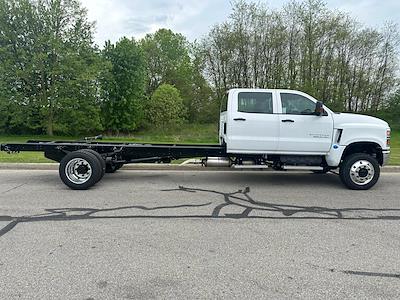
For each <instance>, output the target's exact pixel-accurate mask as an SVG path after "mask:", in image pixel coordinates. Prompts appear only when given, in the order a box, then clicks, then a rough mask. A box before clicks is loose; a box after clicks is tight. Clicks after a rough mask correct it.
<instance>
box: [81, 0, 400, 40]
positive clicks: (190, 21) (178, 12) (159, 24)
mask: <svg viewBox="0 0 400 300" xmlns="http://www.w3.org/2000/svg"><path fill="white" fill-rule="evenodd" d="M230 2H231V1H230V0H82V3H83V5H84V6H85V7H87V8H88V14H89V18H90V20H92V21H96V23H97V30H96V31H97V32H96V36H95V37H96V42H97V43H98V44H99V45H103V44H104V41H105V40H108V39H110V40H111V41H113V42H115V41H116V40H118V39H119V38H121V37H122V36H128V37H135V38H137V39H139V38H142V37H143V36H144V35H145V34H147V33H152V32H155V31H156V30H157V29H159V28H164V27H165V28H170V29H172V30H174V31H176V32H180V33H182V34H184V35H185V36H187V37H188V38H189V39H190V40H194V39H196V38H200V37H201V36H202V35H204V34H205V33H207V32H208V31H209V29H210V27H211V26H212V25H214V24H215V23H218V22H222V21H223V20H225V19H226V18H227V16H228V15H229V13H230V9H231V4H230ZM266 2H267V3H268V4H269V5H270V6H271V7H274V8H279V7H281V6H282V5H283V4H284V3H286V2H287V1H285V0H270V1H266ZM327 4H328V7H329V8H331V9H340V10H344V11H347V12H349V13H350V14H351V15H352V16H353V17H356V18H357V19H358V20H359V21H360V22H362V23H364V24H366V25H369V26H380V25H383V24H384V23H385V21H388V20H392V21H395V22H398V23H400V14H399V13H398V12H399V11H400V1H399V0H385V1H383V0H330V1H327Z"/></svg>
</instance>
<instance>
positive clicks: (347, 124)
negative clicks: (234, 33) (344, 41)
mask: <svg viewBox="0 0 400 300" xmlns="http://www.w3.org/2000/svg"><path fill="white" fill-rule="evenodd" d="M219 127H220V130H219V140H220V144H219V145H175V144H174V145H165V144H161V145H160V144H137V143H104V142H98V141H96V139H93V140H90V141H89V140H84V141H74V142H67V141H62V142H55V141H28V142H27V143H24V144H2V145H1V148H0V149H1V150H2V151H7V152H9V153H12V152H20V151H41V152H44V155H45V157H47V158H49V159H51V160H54V161H57V162H60V167H59V174H60V178H61V180H62V181H63V182H64V183H65V184H66V185H67V186H69V187H70V188H72V189H77V190H84V189H88V188H90V187H92V186H93V185H95V184H96V183H97V182H98V181H100V180H101V178H102V177H103V176H104V173H113V172H115V171H116V170H118V169H119V168H120V167H122V166H123V165H124V164H133V163H154V162H159V163H167V162H170V161H171V160H175V159H181V158H192V157H204V159H203V163H204V165H205V166H207V167H231V168H240V169H265V168H273V169H274V170H279V171H280V170H310V171H313V172H315V173H321V174H323V173H327V172H329V171H331V172H334V170H336V169H339V175H340V179H341V180H342V182H343V183H344V185H345V186H347V187H348V188H350V189H355V190H367V189H369V188H371V187H373V186H374V185H375V184H376V182H377V181H378V179H379V175H380V167H381V166H384V165H385V164H386V163H387V162H388V159H389V155H390V128H389V125H388V123H386V122H385V121H382V120H380V119H377V118H374V117H370V116H364V115H357V114H347V113H335V112H333V111H331V110H330V109H329V108H327V107H325V106H324V105H323V103H322V102H320V101H317V100H316V99H314V98H313V97H311V96H309V95H307V94H305V93H302V92H299V91H293V90H270V89H232V90H230V91H229V92H228V93H227V97H226V101H225V102H224V105H223V109H222V112H221V117H220V124H219ZM334 173H335V172H334Z"/></svg>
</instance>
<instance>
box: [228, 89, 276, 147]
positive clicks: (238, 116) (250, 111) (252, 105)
mask: <svg viewBox="0 0 400 300" xmlns="http://www.w3.org/2000/svg"><path fill="white" fill-rule="evenodd" d="M230 102H231V103H230V111H231V112H232V113H231V114H230V115H229V120H228V143H227V144H228V152H231V153H232V152H234V153H266V152H269V151H275V150H276V149H277V147H278V134H279V115H277V114H274V93H273V92H265V91H256V92H254V91H252V92H245V91H243V92H240V91H239V92H237V93H236V94H235V95H232V97H231V100H230Z"/></svg>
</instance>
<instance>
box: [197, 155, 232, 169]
mask: <svg viewBox="0 0 400 300" xmlns="http://www.w3.org/2000/svg"><path fill="white" fill-rule="evenodd" d="M203 162H204V165H205V166H206V167H208V168H229V167H230V166H231V164H232V163H231V160H230V159H229V158H227V157H207V158H206V159H205V160H204V161H203Z"/></svg>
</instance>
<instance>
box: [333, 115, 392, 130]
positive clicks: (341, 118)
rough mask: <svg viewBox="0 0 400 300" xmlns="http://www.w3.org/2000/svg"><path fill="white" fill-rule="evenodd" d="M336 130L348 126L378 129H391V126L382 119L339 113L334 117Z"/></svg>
mask: <svg viewBox="0 0 400 300" xmlns="http://www.w3.org/2000/svg"><path fill="white" fill-rule="evenodd" d="M333 120H334V123H335V128H342V127H343V126H346V125H356V124H369V125H374V126H377V127H383V128H389V124H388V123H387V122H385V121H383V120H381V119H378V118H375V117H371V116H366V115H358V114H348V113H339V114H334V115H333Z"/></svg>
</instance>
